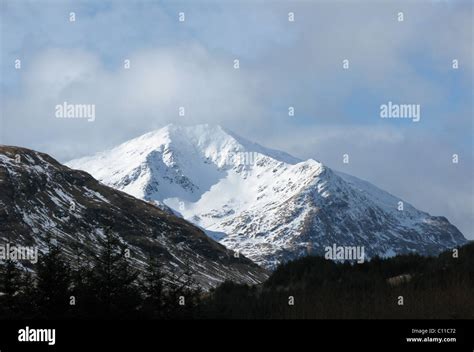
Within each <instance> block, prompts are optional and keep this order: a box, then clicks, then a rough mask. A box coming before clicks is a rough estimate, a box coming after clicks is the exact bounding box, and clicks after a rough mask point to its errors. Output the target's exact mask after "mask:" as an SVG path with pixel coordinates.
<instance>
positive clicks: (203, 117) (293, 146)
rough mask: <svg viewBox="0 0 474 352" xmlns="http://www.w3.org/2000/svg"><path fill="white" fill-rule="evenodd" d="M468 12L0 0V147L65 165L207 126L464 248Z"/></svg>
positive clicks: (469, 230)
mask: <svg viewBox="0 0 474 352" xmlns="http://www.w3.org/2000/svg"><path fill="white" fill-rule="evenodd" d="M472 7H473V5H472V2H471V1H409V2H400V1H396V2H395V1H382V2H375V1H337V2H331V1H300V2H298V1H291V2H290V1H226V2H223V1H221V2H217V1H181V2H176V1H172V2H171V1H103V2H96V1H57V0H53V1H43V0H37V1H22V0H19V1H12V0H2V1H1V19H2V23H1V43H0V44H1V86H0V87H1V116H0V128H1V130H0V142H1V143H4V144H14V145H21V146H25V147H30V148H34V149H38V150H41V151H44V152H48V153H50V154H52V155H53V156H54V157H56V158H58V159H59V160H61V161H67V160H69V159H72V158H75V157H78V156H82V155H86V154H90V153H92V152H95V151H100V150H103V149H105V148H109V147H111V146H113V145H115V144H117V143H119V142H122V141H124V140H126V139H129V138H131V137H134V136H136V135H139V134H141V133H144V132H147V131H149V130H151V129H155V128H159V127H161V126H163V125H165V124H167V123H170V122H174V123H183V124H197V123H217V124H221V125H223V126H225V127H227V128H229V129H231V130H234V131H235V132H237V133H239V134H241V135H242V136H245V137H246V138H248V139H252V140H255V141H257V142H259V143H261V144H264V145H266V146H269V147H273V148H279V149H283V150H285V151H287V152H290V153H292V154H294V155H296V156H298V157H300V158H314V159H317V160H320V161H322V162H324V163H326V164H327V165H329V166H330V167H333V168H335V169H338V170H341V171H345V172H348V173H351V174H353V175H355V176H358V177H361V178H363V179H366V180H368V181H371V182H373V183H374V184H376V185H377V186H379V187H381V188H383V189H385V190H387V191H389V192H391V193H393V194H395V195H397V196H399V197H402V198H404V199H406V200H407V201H409V202H410V203H412V204H413V205H414V206H416V207H418V208H420V209H422V210H425V211H428V212H430V213H432V214H433V215H444V216H447V217H448V219H449V220H450V221H452V222H453V223H454V224H455V225H457V226H458V227H459V228H460V229H461V231H462V232H463V233H464V234H465V235H466V236H467V237H469V238H473V239H474V231H473V228H474V216H473V213H474V211H473V208H474V204H473V202H474V200H473V199H474V190H473V182H472V179H473V168H474V164H473V149H474V148H473V142H472V136H473V132H474V129H473V61H474V60H473V9H472ZM71 11H73V12H75V14H76V21H75V22H73V23H71V22H69V17H68V16H69V13H70V12H71ZM290 11H291V12H294V14H295V22H289V21H288V12H290ZM400 11H402V12H403V13H404V16H405V19H404V21H403V22H398V21H397V14H398V12H400ZM179 12H184V13H185V16H186V17H185V21H184V22H179V21H178V13H179ZM16 59H21V61H22V68H21V70H16V69H15V68H14V61H15V60H16ZM125 59H130V60H131V69H130V70H124V69H123V60H125ZM234 59H239V60H240V69H239V70H234V68H233V60H234ZM344 59H349V60H350V68H349V70H343V69H342V60H344ZM453 59H458V60H459V65H460V67H459V69H458V70H453V69H452V66H451V65H452V60H453ZM63 101H69V102H76V103H90V104H96V110H97V118H96V121H95V122H94V123H87V122H86V121H61V120H57V119H55V118H54V106H55V105H56V104H59V103H62V102H63ZM388 101H392V102H397V103H406V104H420V105H421V121H420V122H418V123H414V122H411V121H407V120H385V119H381V118H380V117H379V108H380V105H381V104H384V103H387V102H388ZM179 106H185V107H186V112H187V113H186V116H185V117H179V116H178V114H177V111H178V110H177V109H178V107H179ZM289 106H294V108H295V112H296V114H295V116H292V117H290V116H288V113H287V112H288V107H289ZM345 153H348V154H349V155H350V156H351V159H350V160H351V161H350V163H349V164H342V154H345ZM454 153H456V154H459V155H460V163H459V164H456V165H453V164H452V162H451V156H452V154H454Z"/></svg>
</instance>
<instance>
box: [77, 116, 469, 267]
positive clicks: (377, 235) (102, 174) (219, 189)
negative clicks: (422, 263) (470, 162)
mask: <svg viewBox="0 0 474 352" xmlns="http://www.w3.org/2000/svg"><path fill="white" fill-rule="evenodd" d="M68 165H69V166H70V167H73V168H78V169H83V170H86V171H88V172H90V173H91V174H92V175H94V176H95V177H96V178H98V179H99V180H100V181H102V182H103V183H105V184H107V185H109V186H112V187H114V188H117V189H120V190H122V191H124V192H127V193H129V194H131V195H133V196H135V197H137V198H141V199H145V200H148V201H154V202H157V203H158V204H160V205H161V204H164V205H165V206H167V207H169V208H171V209H173V211H175V212H176V213H178V214H180V215H181V216H182V217H183V218H185V219H187V220H189V221H191V222H193V223H194V224H195V225H198V226H199V227H201V228H202V229H204V230H205V231H206V232H207V233H208V234H209V236H211V237H213V238H216V239H219V240H220V242H221V243H222V244H224V245H225V246H227V247H228V248H231V249H233V250H238V251H240V252H241V253H243V254H244V255H246V256H248V257H250V258H251V259H253V260H254V261H256V262H257V263H259V264H262V265H264V266H266V267H269V268H272V267H274V266H276V265H277V264H278V263H280V262H282V261H286V260H289V259H294V258H296V257H298V256H301V255H304V254H307V248H308V247H311V248H312V253H318V254H321V253H322V252H323V248H324V246H326V245H329V246H332V245H333V244H334V243H336V244H339V245H341V244H342V245H349V244H355V245H363V246H365V247H366V251H365V253H366V254H367V255H368V256H374V255H382V256H384V255H389V254H393V253H411V252H414V251H415V252H418V253H421V254H433V253H437V252H439V251H441V250H444V249H445V248H449V247H452V246H456V245H458V244H462V243H463V241H465V239H464V237H463V236H462V234H461V233H460V232H459V231H458V230H457V229H456V228H455V227H454V226H452V225H451V224H449V222H448V223H447V222H445V221H441V219H440V218H437V217H431V216H430V215H429V214H427V213H425V212H422V211H419V210H417V209H415V208H414V207H413V206H411V205H410V204H408V203H407V202H404V201H402V200H401V199H399V198H397V197H394V196H392V195H390V194H389V193H387V192H384V191H382V190H380V189H378V188H377V187H375V186H373V185H371V184H370V183H368V182H365V181H362V180H359V179H357V178H356V177H353V176H349V175H345V174H342V173H338V172H334V171H332V170H331V169H329V168H328V167H325V166H324V165H323V164H321V163H320V162H318V161H315V160H312V159H309V160H306V161H301V160H299V159H297V158H294V157H292V156H290V155H288V154H286V153H284V152H280V151H275V150H272V149H268V148H265V147H263V146H261V145H259V144H257V143H254V142H251V141H249V140H247V139H245V138H242V137H240V136H238V135H237V134H235V133H233V132H231V131H228V130H226V129H225V128H222V127H220V126H217V125H208V124H205V125H197V126H179V125H167V126H166V127H164V128H162V129H160V130H157V131H153V132H150V133H147V134H145V135H143V136H140V137H138V138H135V139H133V140H130V141H128V142H125V143H124V144H122V145H120V146H118V147H116V148H114V149H112V150H110V151H108V152H104V153H101V154H99V155H96V156H94V157H90V158H83V159H78V160H74V161H71V162H69V163H68ZM400 202H401V203H402V208H403V209H402V210H400Z"/></svg>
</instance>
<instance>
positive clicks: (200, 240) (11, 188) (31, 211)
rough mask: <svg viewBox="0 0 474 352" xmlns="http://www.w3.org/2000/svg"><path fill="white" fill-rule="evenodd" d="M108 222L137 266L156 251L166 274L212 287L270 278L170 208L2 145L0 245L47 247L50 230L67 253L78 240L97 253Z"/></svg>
mask: <svg viewBox="0 0 474 352" xmlns="http://www.w3.org/2000/svg"><path fill="white" fill-rule="evenodd" d="M17 155H18V156H19V157H20V160H19V161H18V162H17V160H16V156H17ZM104 228H111V231H113V232H114V233H116V234H117V235H118V236H119V237H120V238H121V240H122V241H124V242H126V243H127V244H128V246H129V248H130V252H131V260H132V264H133V265H134V266H136V267H137V268H138V269H143V268H144V261H145V260H146V259H147V258H148V256H156V257H157V258H158V260H159V261H160V263H161V265H162V267H161V269H162V270H163V271H164V272H168V273H171V274H172V275H171V276H172V277H176V278H177V277H179V276H182V275H183V274H185V275H187V273H190V274H191V275H192V276H193V277H194V279H195V281H196V282H197V283H198V284H199V285H200V286H202V287H203V288H205V289H209V288H211V287H215V286H217V285H218V284H220V283H222V282H223V281H225V280H232V281H235V282H241V283H250V284H254V283H258V282H261V281H263V280H265V279H266V277H267V273H266V272H265V271H264V270H263V269H262V268H260V267H258V266H257V265H255V264H254V263H253V262H252V261H250V260H248V259H247V258H244V257H243V256H238V257H237V256H236V255H235V253H233V252H231V251H230V250H228V249H226V248H225V247H224V246H222V245H220V244H218V243H217V242H215V241H213V240H211V239H210V238H209V237H208V236H206V235H205V234H204V233H203V232H202V231H201V230H200V229H198V228H196V227H195V226H193V225H192V224H190V223H189V222H187V221H184V220H183V219H181V218H179V217H176V216H175V215H172V214H170V211H166V209H165V211H163V210H161V209H159V208H158V207H156V206H154V205H151V204H149V203H147V202H144V201H142V200H139V199H136V198H134V197H131V196H129V195H128V194H125V193H123V192H120V191H117V190H115V189H113V188H110V187H107V186H104V185H102V184H100V183H99V182H97V181H96V180H95V179H93V178H92V177H91V176H90V175H89V174H87V173H85V172H83V171H78V170H71V169H69V168H68V167H65V166H63V165H61V164H60V163H58V162H57V161H56V160H54V159H52V158H51V157H50V156H48V155H46V154H43V153H39V152H36V151H33V150H29V149H24V148H18V147H8V146H1V145H0V245H1V244H4V243H6V242H10V243H12V244H14V245H28V246H31V245H35V246H38V247H39V249H40V250H44V249H45V237H46V236H47V235H51V236H53V237H54V238H55V239H56V240H57V241H58V244H60V247H61V248H62V249H63V250H64V251H65V254H66V255H69V256H71V255H73V248H74V247H75V246H80V247H82V249H83V250H84V251H85V252H86V253H91V254H92V255H96V254H97V253H96V251H97V238H98V237H100V236H103V233H104V232H103V231H104Z"/></svg>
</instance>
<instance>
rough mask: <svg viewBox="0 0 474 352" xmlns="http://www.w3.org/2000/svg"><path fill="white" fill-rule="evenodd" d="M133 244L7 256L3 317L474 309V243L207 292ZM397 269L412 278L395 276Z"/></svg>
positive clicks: (320, 264)
mask: <svg viewBox="0 0 474 352" xmlns="http://www.w3.org/2000/svg"><path fill="white" fill-rule="evenodd" d="M126 250H127V249H126V246H125V245H124V244H123V243H122V242H121V241H120V239H119V238H118V237H116V236H115V235H114V234H112V233H110V232H107V233H106V234H105V237H104V238H101V239H99V251H98V254H97V255H93V256H89V257H87V256H85V255H84V254H83V253H81V252H80V251H78V252H77V253H75V255H74V256H73V258H74V259H72V260H71V259H66V258H65V257H64V255H63V253H62V251H61V250H60V249H59V248H58V246H57V245H54V244H52V243H51V241H49V242H48V251H47V252H46V253H45V254H43V255H42V256H41V258H40V260H39V261H38V263H37V264H36V268H35V270H34V272H35V274H32V273H31V272H28V271H26V270H24V269H21V268H20V267H18V265H17V264H16V263H15V262H14V261H10V260H7V261H5V262H3V263H2V264H1V265H0V292H1V293H2V295H1V296H0V319H71V318H72V319H216V318H217V319H301V318H311V319H335V318H336V319H337V318H342V319H377V318H409V319H410V318H417V319H421V318H426V319H436V318H438V319H440V318H444V319H452V318H467V319H472V318H474V243H470V244H467V245H465V246H463V247H461V248H458V249H454V250H449V251H446V252H444V253H442V254H440V255H439V256H438V257H423V256H419V255H401V256H396V257H393V258H373V259H372V260H370V261H367V262H365V263H363V264H351V263H347V262H346V263H338V262H334V261H330V260H326V259H324V258H323V257H317V256H308V257H304V258H300V259H297V260H294V261H291V262H288V263H284V264H281V265H280V266H279V267H278V268H277V269H276V270H275V271H274V272H273V273H272V274H271V276H270V277H269V278H268V279H267V281H266V282H264V283H262V284H260V285H242V284H236V283H233V282H224V283H222V284H221V285H220V286H218V287H217V288H215V289H212V290H210V291H209V292H204V291H202V290H200V289H199V288H198V286H197V285H195V283H194V282H193V280H192V273H190V272H188V273H186V275H182V276H181V277H172V276H170V275H171V274H169V273H167V274H165V273H164V272H163V271H162V270H161V267H160V264H159V262H158V260H157V259H156V257H152V256H150V258H149V259H148V262H147V265H146V268H145V270H143V271H140V272H139V271H137V269H135V268H133V266H132V265H131V262H130V260H129V259H128V258H127V256H126V255H125V251H126ZM69 258H70V256H69ZM399 275H402V276H403V277H409V278H410V280H402V281H400V283H399V284H397V285H396V286H393V285H391V284H389V282H390V281H389V279H390V278H393V277H397V276H399ZM392 281H393V280H392ZM395 282H396V280H395Z"/></svg>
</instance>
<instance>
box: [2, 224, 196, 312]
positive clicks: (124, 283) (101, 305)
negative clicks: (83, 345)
mask: <svg viewBox="0 0 474 352" xmlns="http://www.w3.org/2000/svg"><path fill="white" fill-rule="evenodd" d="M98 246H99V250H98V254H97V255H90V254H89V255H88V254H87V253H85V251H84V250H83V249H81V248H80V247H76V249H75V253H74V255H73V260H66V258H65V256H64V254H63V253H62V251H61V249H60V247H59V245H58V244H56V243H54V241H52V240H51V239H50V238H49V239H48V241H47V247H48V250H47V251H46V252H45V253H43V254H42V255H41V256H40V260H39V261H38V263H36V264H35V267H34V268H32V269H35V270H34V272H35V273H36V274H35V275H33V274H32V270H31V269H26V268H22V267H20V266H19V264H18V263H16V262H14V261H5V262H4V263H0V319H68V318H79V319H138V318H146V319H161V318H168V319H176V318H188V317H193V316H194V315H195V313H194V312H195V310H197V308H196V307H197V305H198V300H199V297H200V291H199V290H198V289H196V288H195V287H194V285H193V282H192V281H190V280H189V279H187V277H188V276H186V275H183V276H182V277H179V278H178V279H179V281H178V282H175V280H173V279H176V278H172V277H169V276H168V275H165V274H163V273H162V272H161V270H160V266H159V263H158V261H157V260H156V259H154V258H150V259H149V261H148V263H147V268H146V270H145V273H144V274H143V275H139V272H138V271H137V270H136V269H134V268H133V267H132V265H131V259H130V252H129V250H128V248H127V246H126V245H125V244H124V243H123V242H121V241H120V238H119V237H117V236H116V235H114V234H113V233H112V232H111V231H105V233H104V237H103V238H100V239H99V240H98ZM185 278H186V279H185Z"/></svg>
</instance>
